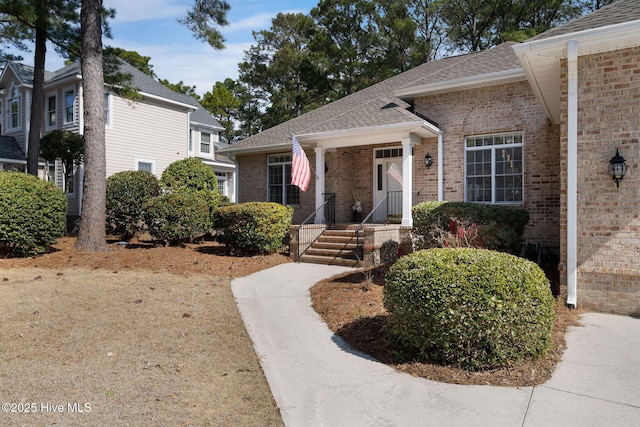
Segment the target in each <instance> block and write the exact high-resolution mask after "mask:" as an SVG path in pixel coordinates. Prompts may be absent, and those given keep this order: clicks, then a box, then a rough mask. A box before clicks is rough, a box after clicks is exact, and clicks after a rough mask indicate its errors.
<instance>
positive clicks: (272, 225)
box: [214, 202, 293, 255]
mask: <svg viewBox="0 0 640 427" xmlns="http://www.w3.org/2000/svg"><path fill="white" fill-rule="evenodd" d="M292 219H293V209H292V208H291V207H288V206H283V205H281V204H278V203H271V202H247V203H240V204H237V205H229V206H225V207H222V208H220V209H218V211H217V212H216V215H215V221H214V226H215V228H216V230H217V232H218V234H217V236H216V240H218V241H219V242H220V243H222V244H224V245H225V246H227V248H228V249H229V250H230V251H231V253H233V254H236V255H254V254H268V253H273V252H275V251H276V250H278V249H280V248H281V247H282V246H283V239H284V238H285V236H286V235H287V233H288V232H289V227H290V226H291V221H292Z"/></svg>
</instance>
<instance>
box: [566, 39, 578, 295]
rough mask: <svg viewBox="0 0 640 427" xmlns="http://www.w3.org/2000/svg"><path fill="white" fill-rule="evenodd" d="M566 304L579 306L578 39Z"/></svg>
mask: <svg viewBox="0 0 640 427" xmlns="http://www.w3.org/2000/svg"><path fill="white" fill-rule="evenodd" d="M567 80H568V82H567V84H568V88H567V89H568V94H567V95H568V98H567V305H569V306H573V307H577V306H578V272H577V271H578V42H577V41H575V40H571V41H570V42H569V43H568V45H567Z"/></svg>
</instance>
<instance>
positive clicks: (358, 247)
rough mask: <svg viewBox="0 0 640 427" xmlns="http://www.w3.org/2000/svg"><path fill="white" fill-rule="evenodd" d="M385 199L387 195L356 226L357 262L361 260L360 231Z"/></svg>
mask: <svg viewBox="0 0 640 427" xmlns="http://www.w3.org/2000/svg"><path fill="white" fill-rule="evenodd" d="M387 197H389V194H388V193H387V194H386V195H385V196H384V197H383V198H382V200H380V201H379V202H378V204H377V205H375V207H374V208H373V209H372V210H371V212H369V214H368V215H367V216H366V217H365V218H364V219H363V220H362V222H361V223H360V225H358V227H357V228H356V257H357V258H358V261H361V260H362V256H361V255H363V254H362V253H361V252H362V250H361V247H362V245H360V231H361V230H362V228H363V227H364V224H365V223H366V222H367V221H368V220H369V218H371V216H372V215H373V213H374V212H375V211H377V210H378V208H379V207H380V205H382V203H384V202H385V201H386V200H387Z"/></svg>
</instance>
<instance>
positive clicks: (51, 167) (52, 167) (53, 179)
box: [47, 161, 56, 184]
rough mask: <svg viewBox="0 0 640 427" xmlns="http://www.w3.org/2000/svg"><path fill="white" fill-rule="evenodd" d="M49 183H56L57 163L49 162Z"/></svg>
mask: <svg viewBox="0 0 640 427" xmlns="http://www.w3.org/2000/svg"><path fill="white" fill-rule="evenodd" d="M47 181H48V182H51V183H53V184H55V183H56V162H50V161H48V162H47Z"/></svg>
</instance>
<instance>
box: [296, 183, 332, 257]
mask: <svg viewBox="0 0 640 427" xmlns="http://www.w3.org/2000/svg"><path fill="white" fill-rule="evenodd" d="M323 196H324V203H323V204H322V205H321V206H320V207H319V208H318V209H316V210H315V211H314V212H313V213H312V214H311V215H309V216H308V217H307V219H305V220H304V221H302V223H301V224H300V226H299V227H298V258H299V257H301V256H302V255H303V254H304V253H305V252H306V251H307V249H309V248H310V247H311V245H312V244H313V242H315V241H316V240H318V238H319V237H320V236H321V235H322V232H323V231H324V230H325V229H326V228H327V225H331V224H335V222H336V193H323ZM320 213H322V216H321V217H320V216H319V215H320ZM316 219H319V221H316Z"/></svg>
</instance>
